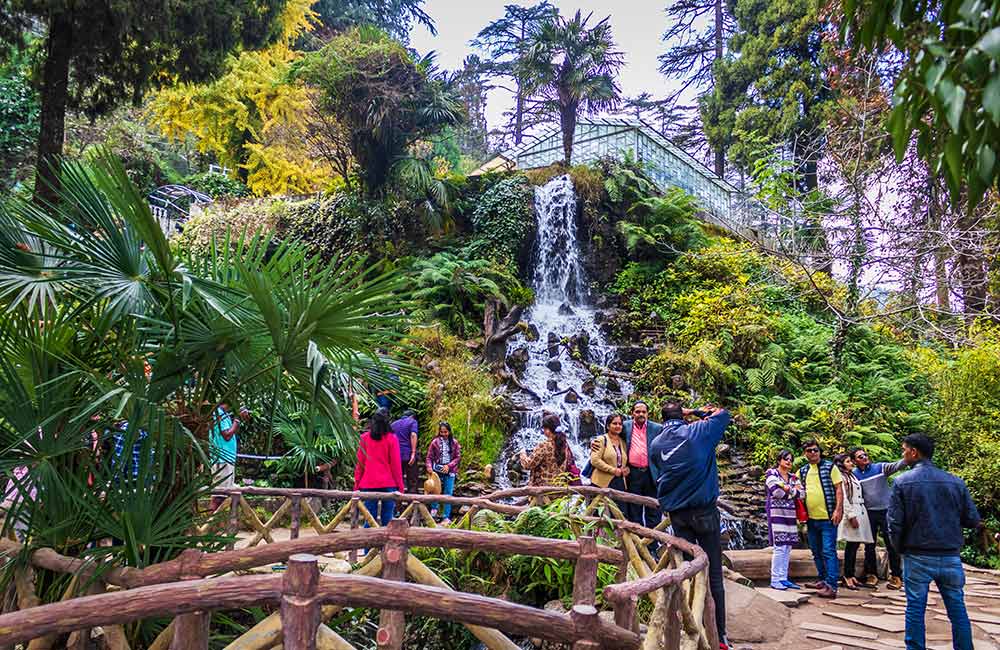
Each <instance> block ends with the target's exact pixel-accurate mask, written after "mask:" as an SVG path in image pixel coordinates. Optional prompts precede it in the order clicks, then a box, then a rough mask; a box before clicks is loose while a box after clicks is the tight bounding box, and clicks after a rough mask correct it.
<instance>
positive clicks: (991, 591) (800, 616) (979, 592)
mask: <svg viewBox="0 0 1000 650" xmlns="http://www.w3.org/2000/svg"><path fill="white" fill-rule="evenodd" d="M967 581H968V582H967V584H966V598H965V600H966V607H967V608H968V611H969V616H970V618H972V619H973V624H972V633H973V637H974V638H975V647H976V650H1000V577H998V576H995V575H991V574H986V573H973V572H969V573H968V574H967ZM905 607H906V596H905V595H904V594H903V592H902V591H889V590H886V589H885V583H881V584H880V588H879V589H877V590H874V591H873V590H870V589H860V590H859V591H856V592H855V591H849V590H846V589H843V588H842V589H841V591H840V593H839V595H838V598H837V600H835V601H829V600H825V599H821V598H816V597H811V598H810V599H809V601H808V602H806V603H803V604H801V605H799V606H798V607H795V608H789V610H788V611H789V615H790V616H789V617H788V619H787V622H784V623H782V625H783V626H784V629H785V633H784V635H783V636H782V637H781V638H780V639H778V640H772V641H770V642H766V643H765V642H757V643H753V642H750V641H736V640H734V641H733V643H734V646H735V648H737V649H750V648H752V649H753V650H788V649H791V648H796V649H798V648H801V649H803V650H819V649H823V650H834V648H837V647H838V646H839V648H841V649H842V650H850V649H852V648H860V649H861V650H900V649H903V648H905V644H904V642H903V632H902V628H903V619H904V617H903V612H904V611H905ZM831 614H836V616H832V615H831ZM842 616H848V617H869V618H867V619H863V618H856V619H855V621H857V622H855V621H850V620H845V619H843V618H841V617H842ZM873 619H874V620H873ZM942 619H943V620H942ZM977 619H978V620H977ZM775 623H777V621H776V622H775ZM926 624H927V647H928V649H929V650H950V649H951V647H952V645H951V626H950V624H949V623H948V620H947V616H946V613H945V610H944V604H943V602H942V601H941V598H940V596H939V595H938V594H937V592H936V588H935V587H934V586H933V585H932V586H931V594H930V596H929V598H928V607H927V618H926ZM827 626H828V627H833V628H839V629H838V630H835V631H824V630H823V629H807V628H809V627H819V628H822V627H827ZM896 630H898V631H896ZM847 631H850V632H851V633H854V634H857V635H859V637H851V636H849V635H848V634H849V633H848V632H847ZM876 635H877V636H876ZM873 636H875V637H876V638H871V637H873ZM810 637H812V638H810ZM860 637H868V638H860Z"/></svg>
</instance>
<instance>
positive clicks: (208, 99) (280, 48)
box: [147, 0, 332, 196]
mask: <svg viewBox="0 0 1000 650" xmlns="http://www.w3.org/2000/svg"><path fill="white" fill-rule="evenodd" d="M311 5H312V0H291V1H290V2H289V3H288V4H287V6H286V7H285V10H284V13H283V14H282V17H281V24H282V35H281V38H280V39H279V41H278V42H277V43H275V44H274V45H272V46H271V47H269V48H267V49H264V50H261V51H257V52H242V53H240V54H239V55H237V56H234V57H232V58H231V59H230V62H229V67H228V70H227V72H226V73H225V74H224V75H222V76H221V77H219V78H218V79H217V80H215V81H213V82H210V83H207V84H200V85H199V84H179V85H177V86H174V87H172V88H167V89H165V90H162V91H160V92H158V93H157V94H156V95H154V96H153V98H152V100H151V101H150V104H149V108H148V111H147V115H148V117H149V119H150V121H151V122H152V124H153V125H154V126H155V127H157V128H158V129H159V130H160V131H161V132H162V133H163V135H165V136H166V137H168V138H170V139H173V140H179V141H182V140H184V139H186V138H188V137H189V136H192V137H194V139H195V143H196V145H197V147H198V150H199V151H201V152H204V153H212V154H214V155H215V156H216V158H218V160H219V161H220V162H222V163H223V164H224V165H226V166H228V167H229V168H231V169H233V170H236V169H238V168H242V169H244V170H246V174H247V177H246V184H247V186H248V187H250V189H251V190H252V191H253V192H254V194H257V195H258V196H267V195H272V194H297V193H308V192H313V191H316V190H318V189H320V188H322V187H323V186H324V185H325V184H326V183H327V182H328V181H329V180H330V178H331V176H332V172H331V169H330V167H329V165H328V164H326V163H325V162H324V161H322V159H321V157H319V156H317V155H315V152H313V151H311V150H310V148H309V146H308V143H309V142H310V139H309V136H310V131H309V125H310V111H311V107H312V104H313V98H312V93H313V92H314V91H313V90H310V89H308V88H306V87H305V86H304V85H302V84H298V83H292V82H289V81H288V80H287V77H288V72H289V66H290V65H291V63H292V62H293V61H295V60H297V59H299V58H301V53H299V52H297V51H295V50H294V49H292V44H293V43H294V42H295V41H296V39H298V38H299V37H300V36H301V35H302V34H304V33H306V32H308V31H311V30H312V28H313V24H314V22H315V19H316V14H315V13H314V12H313V11H312V10H311V9H310V7H311Z"/></svg>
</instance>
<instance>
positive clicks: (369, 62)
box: [292, 27, 463, 202]
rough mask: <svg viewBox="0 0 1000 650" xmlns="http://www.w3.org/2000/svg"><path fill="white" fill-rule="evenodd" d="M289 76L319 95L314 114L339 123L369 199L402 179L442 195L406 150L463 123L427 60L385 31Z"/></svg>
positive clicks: (342, 39) (337, 41) (317, 56)
mask: <svg viewBox="0 0 1000 650" xmlns="http://www.w3.org/2000/svg"><path fill="white" fill-rule="evenodd" d="M292 76H293V77H294V78H296V79H300V80H302V81H304V82H305V83H307V84H309V85H311V86H314V87H315V88H317V89H318V90H319V93H320V97H319V100H318V102H319V107H320V108H321V109H322V110H323V111H326V112H327V113H330V114H332V115H336V116H337V119H338V120H339V122H340V123H341V124H342V126H343V129H344V131H345V139H346V142H347V147H348V148H349V149H350V152H351V155H352V156H353V157H354V161H355V163H356V169H357V174H358V177H359V179H360V181H361V190H362V191H363V192H364V193H365V194H366V195H367V196H370V197H371V196H384V195H385V194H386V192H387V191H388V190H389V189H390V188H389V182H390V181H391V180H393V179H394V178H398V177H400V176H404V177H405V178H406V179H407V182H409V183H410V184H411V185H415V186H417V187H418V188H419V189H426V190H427V191H430V192H432V193H433V194H435V195H436V196H437V197H438V198H440V197H441V196H443V189H433V187H434V182H433V181H434V174H433V172H432V171H431V170H430V167H429V163H428V161H426V160H425V159H422V158H417V157H415V156H413V155H412V152H411V151H410V149H411V147H412V146H413V145H414V144H416V143H417V141H419V140H423V139H427V138H430V137H432V136H434V135H435V134H437V133H438V132H439V131H440V130H441V129H443V128H444V127H447V126H453V125H456V124H459V123H460V122H461V121H462V119H463V115H462V104H461V101H460V100H459V99H458V97H457V95H456V94H455V92H454V90H453V89H452V88H451V87H450V85H449V84H448V83H447V82H446V80H445V78H444V77H443V76H442V75H441V74H440V73H439V72H438V70H437V67H436V65H435V61H434V56H433V54H429V55H427V56H424V57H422V58H414V56H413V54H411V53H410V51H408V50H407V49H406V48H405V47H404V46H403V45H402V44H401V43H399V42H398V41H395V40H393V39H392V38H391V37H390V36H389V35H388V34H386V33H385V32H383V31H380V30H378V29H375V28H371V27H362V28H355V29H351V30H349V31H347V32H344V33H343V34H339V35H337V36H335V37H334V38H333V39H331V40H330V42H329V43H328V44H327V45H326V46H325V47H324V48H323V49H322V50H320V51H318V52H314V53H311V54H309V55H307V56H306V57H305V58H304V59H302V60H301V61H298V62H296V63H295V64H294V66H293V68H292ZM440 202H443V201H440Z"/></svg>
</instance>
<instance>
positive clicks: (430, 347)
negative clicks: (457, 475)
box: [409, 326, 510, 469]
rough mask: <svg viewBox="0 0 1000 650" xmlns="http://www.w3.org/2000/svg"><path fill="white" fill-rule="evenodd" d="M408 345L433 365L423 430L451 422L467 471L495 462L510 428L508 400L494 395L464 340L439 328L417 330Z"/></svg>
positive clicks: (426, 440) (424, 438)
mask: <svg viewBox="0 0 1000 650" xmlns="http://www.w3.org/2000/svg"><path fill="white" fill-rule="evenodd" d="M409 343H410V344H412V345H414V346H416V347H418V348H421V349H423V350H424V352H425V356H424V366H425V367H427V366H428V365H431V366H432V369H431V370H430V371H429V372H428V377H427V385H426V392H425V397H426V399H427V408H426V413H427V417H426V418H422V421H421V431H428V432H430V434H429V435H433V432H436V431H437V423H438V422H440V421H442V420H444V421H447V422H449V423H451V426H452V431H453V432H454V434H455V436H456V437H457V438H458V441H459V442H460V443H461V445H462V466H463V468H465V469H468V468H472V467H477V468H481V467H484V466H485V465H487V464H489V463H492V462H494V461H495V460H496V459H497V457H498V456H499V454H500V449H501V448H502V447H503V443H504V440H505V438H506V434H507V431H508V430H509V428H510V421H509V418H510V415H509V411H508V409H507V406H506V405H505V404H504V402H503V400H501V399H500V398H499V397H497V396H495V395H493V394H492V390H493V388H494V386H495V385H494V383H493V379H492V377H491V376H490V374H489V372H488V371H487V370H486V369H485V368H480V367H477V366H474V365H473V364H472V353H471V352H470V351H469V349H468V348H467V347H466V346H465V343H464V341H462V340H461V339H459V338H457V337H455V336H452V335H450V334H446V333H444V332H443V330H442V328H441V327H440V326H435V327H427V328H415V329H414V330H413V331H412V332H411V333H410V341H409ZM423 420H426V422H425V421H423ZM429 435H427V436H425V435H424V434H423V433H422V434H421V444H422V445H424V446H426V445H427V444H428V443H429V442H430V437H429Z"/></svg>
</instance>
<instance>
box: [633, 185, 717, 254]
mask: <svg viewBox="0 0 1000 650" xmlns="http://www.w3.org/2000/svg"><path fill="white" fill-rule="evenodd" d="M697 212H698V201H697V199H695V198H694V197H693V196H691V195H690V194H688V193H687V192H685V191H684V190H682V189H680V188H677V187H671V188H670V189H669V190H667V193H666V194H665V195H663V196H653V197H649V198H646V199H642V200H641V201H639V202H637V203H635V204H634V205H633V206H632V208H631V209H630V210H629V214H628V218H629V220H628V221H619V222H618V231H619V232H620V233H621V234H622V235H623V236H624V237H625V247H626V248H627V249H628V251H629V253H631V254H632V255H633V256H635V257H637V258H640V259H641V258H643V257H645V256H646V255H647V254H649V253H651V252H654V251H655V253H658V254H665V255H667V256H668V257H674V256H676V255H680V254H682V253H684V252H686V251H692V250H695V249H697V248H700V247H701V246H703V245H704V244H705V243H706V241H707V240H706V238H705V234H704V232H703V231H702V228H701V225H700V224H699V223H698V221H696V220H695V215H696V214H697Z"/></svg>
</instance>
